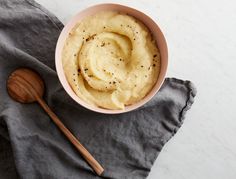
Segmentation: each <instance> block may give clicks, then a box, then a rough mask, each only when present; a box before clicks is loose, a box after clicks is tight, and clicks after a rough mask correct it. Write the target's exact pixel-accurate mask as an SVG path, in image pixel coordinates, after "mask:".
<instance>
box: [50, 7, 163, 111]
mask: <svg viewBox="0 0 236 179" xmlns="http://www.w3.org/2000/svg"><path fill="white" fill-rule="evenodd" d="M105 10H114V11H120V12H124V13H128V14H129V15H131V16H133V17H135V18H137V19H139V20H140V21H141V22H143V23H144V24H145V25H146V26H147V27H148V28H149V30H150V31H151V32H152V35H153V37H154V38H155V40H156V43H157V46H158V48H159V50H160V55H161V69H160V74H159V77H158V80H157V82H156V84H155V86H154V87H153V89H152V90H151V91H150V92H149V94H148V95H147V96H146V97H144V98H143V99H142V100H141V101H139V102H137V103H135V104H132V105H129V106H126V107H125V109H124V110H110V109H103V108H99V107H94V106H91V105H89V104H87V103H86V102H84V101H83V100H82V99H80V98H79V97H78V96H76V94H75V93H74V91H73V90H72V88H71V87H70V85H69V83H68V82H67V80H66V76H65V74H64V71H63V67H62V60H61V53H62V49H63V46H64V44H65V40H66V38H67V36H68V34H69V32H70V30H71V29H72V28H73V27H74V26H75V25H76V24H77V23H78V22H79V21H81V20H82V19H83V18H85V17H86V16H90V15H92V14H95V13H97V12H99V11H105ZM55 60H56V70H57V74H58V77H59V80H60V82H61V84H62V86H63V87H64V89H65V90H66V92H67V93H68V94H69V95H70V96H71V97H72V98H73V99H74V100H75V101H76V102H77V103H79V104H80V105H82V106H84V107H85V108H87V109H90V110H92V111H96V112H99V113H106V114H118V113H124V112H128V111H131V110H134V109H137V108H138V107H140V106H142V105H144V104H145V103H147V102H148V101H149V100H150V99H151V98H152V97H153V96H154V95H155V94H156V93H157V91H158V90H159V89H160V87H161V85H162V83H163V82H164V79H165V75H166V70H167V65H168V50H167V44H166V40H165V37H164V35H163V34H162V32H161V30H160V28H159V27H158V25H157V24H156V23H155V22H154V21H153V20H152V19H151V18H150V17H148V16H147V15H145V14H144V13H142V12H140V11H138V10H136V9H133V8H130V7H127V6H124V5H120V4H99V5H95V6H92V7H89V8H87V9H85V10H83V11H81V12H79V13H78V14H77V15H76V16H74V17H73V18H72V19H71V20H70V21H69V23H68V24H67V25H66V26H65V27H64V29H63V30H62V32H61V34H60V36H59V39H58V42H57V46H56V58H55Z"/></svg>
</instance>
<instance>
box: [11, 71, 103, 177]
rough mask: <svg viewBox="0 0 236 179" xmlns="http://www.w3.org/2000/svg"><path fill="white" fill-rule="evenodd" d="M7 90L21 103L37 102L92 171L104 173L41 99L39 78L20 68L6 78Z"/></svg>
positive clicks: (41, 86) (41, 83)
mask: <svg viewBox="0 0 236 179" xmlns="http://www.w3.org/2000/svg"><path fill="white" fill-rule="evenodd" d="M7 90H8V93H9V95H10V96H11V97H12V98H13V99H14V100H16V101H18V102H21V103H32V102H36V101H37V102H38V103H39V104H40V105H41V107H42V108H43V109H44V110H45V112H46V113H47V114H48V115H49V116H50V117H51V119H52V121H53V122H54V123H55V124H56V125H57V127H58V128H59V129H60V130H61V131H62V132H63V134H65V136H66V137H67V138H68V139H69V141H70V142H71V143H72V144H73V145H74V146H75V148H76V149H77V150H78V151H79V152H80V153H81V155H82V156H83V157H84V159H85V160H86V161H87V162H88V163H89V164H90V166H91V167H92V168H93V170H94V171H95V172H96V173H97V174H98V175H101V174H102V173H103V171H104V169H103V168H102V166H101V165H100V164H99V163H98V162H97V161H96V160H95V159H94V158H93V156H92V155H91V154H90V153H89V152H88V151H87V150H86V149H85V148H84V146H83V145H82V144H81V143H80V142H79V141H78V139H76V137H75V136H74V135H73V134H72V133H71V132H70V131H69V130H68V129H67V128H66V127H65V126H64V124H63V123H62V122H61V121H60V119H59V118H58V117H57V116H56V114H55V113H54V112H52V110H51V109H50V108H49V106H48V105H47V104H46V103H45V101H44V100H43V99H42V97H43V93H44V83H43V80H42V79H41V78H40V76H39V75H38V74H37V73H36V72H34V71H32V70H30V69H27V68H20V69H17V70H16V71H14V72H13V73H12V74H11V75H10V76H9V78H8V81H7Z"/></svg>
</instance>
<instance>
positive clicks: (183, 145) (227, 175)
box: [36, 0, 236, 179]
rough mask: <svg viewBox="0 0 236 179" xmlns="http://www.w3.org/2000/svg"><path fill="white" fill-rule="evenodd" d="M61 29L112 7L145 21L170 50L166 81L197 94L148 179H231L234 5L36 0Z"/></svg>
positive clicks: (203, 0)
mask: <svg viewBox="0 0 236 179" xmlns="http://www.w3.org/2000/svg"><path fill="white" fill-rule="evenodd" d="M36 1H37V2H39V3H40V4H42V5H43V6H44V7H46V8H47V9H48V10H50V11H51V12H53V13H54V14H55V15H56V16H57V17H58V18H59V19H60V20H61V21H62V22H63V23H66V22H67V21H68V20H69V19H70V18H71V17H72V16H73V15H74V14H75V13H76V12H78V11H80V10H82V9H83V8H86V7H88V6H90V5H93V4H96V3H101V2H117V3H121V4H125V5H129V6H132V7H135V8H137V9H139V10H141V11H143V12H145V13H146V14H148V15H150V16H151V17H152V18H153V19H154V20H155V21H156V22H157V23H158V24H159V26H160V27H161V29H162V30H163V32H164V34H165V36H166V39H167V43H168V47H169V61H170V63H169V68H168V75H167V76H169V77H172V76H173V77H176V78H181V79H189V80H191V81H193V82H194V83H195V85H196V86H197V89H198V94H197V96H196V98H195V103H194V105H193V106H192V108H191V110H190V111H188V113H187V116H186V120H185V122H184V124H183V126H182V127H181V128H180V130H179V131H178V132H177V134H176V135H175V137H174V138H172V139H171V140H170V141H169V142H168V143H167V144H166V145H165V147H164V148H163V150H162V152H161V153H160V155H159V157H158V158H157V160H156V162H155V164H154V166H153V168H152V170H151V173H150V175H149V176H148V179H157V178H159V179H213V178H214V179H235V178H236V1H235V0H224V1H223V0H198V1H197V0H188V1H187V0H172V1H170V0H158V1H157V0H139V1H131V0H130V1H128V0H119V1H115V0H113V1H106V0H105V1H100V0H36Z"/></svg>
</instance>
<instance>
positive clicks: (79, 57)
mask: <svg viewBox="0 0 236 179" xmlns="http://www.w3.org/2000/svg"><path fill="white" fill-rule="evenodd" d="M62 62H63V69H64V72H65V75H66V78H67V80H68V82H69V84H70V86H71V87H72V89H73V90H74V92H75V93H76V95H78V96H79V97H80V98H81V99H83V100H84V101H85V102H87V103H89V104H92V105H95V106H99V107H102V108H107V109H124V107H125V106H126V105H130V104H133V103H136V102H138V101H140V100H141V99H142V98H144V97H145V96H146V95H147V94H148V93H149V91H150V90H151V89H152V87H153V86H154V84H155V83H156V81H157V78H158V75H159V71H160V54H159V50H158V48H157V46H156V43H155V41H154V40H153V39H152V37H151V34H150V32H149V30H148V29H147V28H146V27H145V26H144V25H143V24H142V23H141V22H139V21H138V20H137V19H135V18H133V17H131V16H129V15H126V14H121V13H119V12H115V11H106V12H105V11H104V12H99V13H97V14H95V15H92V16H89V17H87V18H84V19H83V20H82V21H80V22H79V23H78V24H77V25H76V26H75V27H74V28H73V29H72V30H71V32H70V33H69V35H68V38H67V40H66V43H65V45H64V48H63V52H62Z"/></svg>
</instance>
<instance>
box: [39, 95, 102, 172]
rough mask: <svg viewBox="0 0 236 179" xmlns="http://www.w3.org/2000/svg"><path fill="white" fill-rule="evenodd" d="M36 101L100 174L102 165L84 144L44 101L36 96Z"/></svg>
mask: <svg viewBox="0 0 236 179" xmlns="http://www.w3.org/2000/svg"><path fill="white" fill-rule="evenodd" d="M37 101H38V103H39V104H40V105H41V107H42V108H43V109H44V110H45V111H46V113H47V114H48V115H49V116H50V117H51V119H52V120H53V122H54V123H55V124H56V125H57V127H58V128H59V129H60V130H61V131H62V132H63V133H64V134H65V136H66V137H67V138H68V139H69V140H70V142H71V143H72V144H73V145H74V146H75V148H76V149H77V150H79V152H80V153H81V155H82V156H83V157H84V159H85V160H86V161H87V162H88V163H89V164H90V166H91V167H92V168H93V170H94V171H95V172H96V173H97V174H98V175H99V176H100V175H101V174H102V173H103V171H104V169H103V168H102V166H101V165H100V164H99V163H98V162H97V161H96V160H95V159H94V158H93V156H92V155H91V154H90V153H89V152H88V151H87V150H86V149H85V148H84V146H83V145H82V144H81V143H80V142H79V141H78V139H76V137H75V136H74V135H73V134H72V133H71V132H70V131H69V130H68V129H67V128H66V127H65V126H64V124H63V123H62V122H61V121H60V119H59V118H58V117H57V116H56V114H55V113H54V112H53V111H52V110H51V109H50V107H49V106H48V105H47V104H46V102H45V101H44V100H43V99H42V98H40V97H37Z"/></svg>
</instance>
